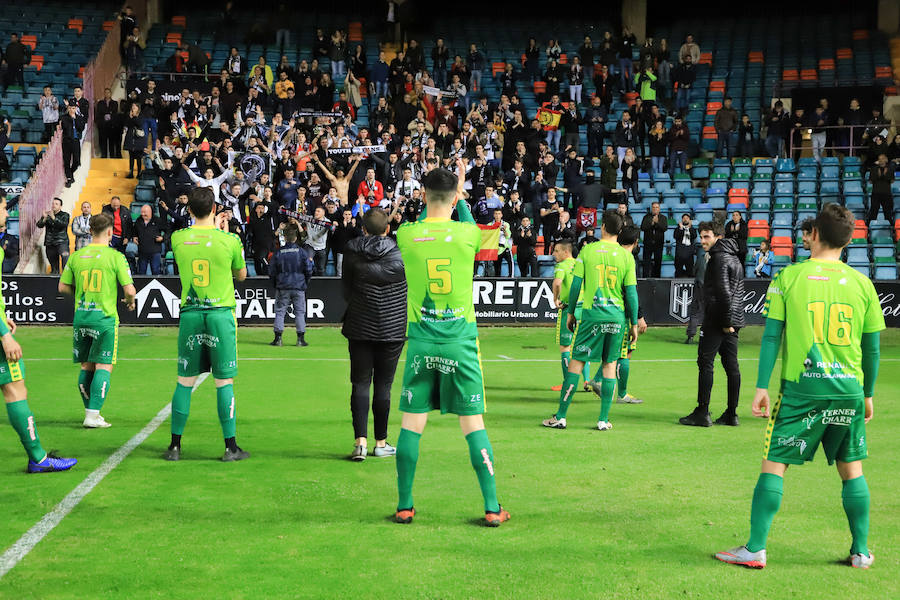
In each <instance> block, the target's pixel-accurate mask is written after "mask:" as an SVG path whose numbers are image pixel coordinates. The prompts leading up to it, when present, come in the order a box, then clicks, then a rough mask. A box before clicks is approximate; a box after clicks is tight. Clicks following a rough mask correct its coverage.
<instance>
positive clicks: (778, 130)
mask: <svg viewBox="0 0 900 600" xmlns="http://www.w3.org/2000/svg"><path fill="white" fill-rule="evenodd" d="M789 119H790V118H789V117H788V115H787V113H786V112H785V110H784V103H783V102H782V101H781V100H776V101H775V105H774V106H773V107H772V110H771V111H770V112H769V114H768V115H766V127H768V130H767V132H766V151H767V152H768V153H769V156H771V157H772V158H778V157H781V156H784V140H785V138H787V132H788V128H789V127H790V125H789ZM860 135H862V132H860Z"/></svg>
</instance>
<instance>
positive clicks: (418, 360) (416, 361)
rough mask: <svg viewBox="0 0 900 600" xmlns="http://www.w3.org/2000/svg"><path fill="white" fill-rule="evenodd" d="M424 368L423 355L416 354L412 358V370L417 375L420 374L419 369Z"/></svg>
mask: <svg viewBox="0 0 900 600" xmlns="http://www.w3.org/2000/svg"><path fill="white" fill-rule="evenodd" d="M421 368H422V357H421V356H419V355H418V354H416V355H415V356H414V357H413V359H412V370H413V373H415V374H416V375H418V374H419V369H421Z"/></svg>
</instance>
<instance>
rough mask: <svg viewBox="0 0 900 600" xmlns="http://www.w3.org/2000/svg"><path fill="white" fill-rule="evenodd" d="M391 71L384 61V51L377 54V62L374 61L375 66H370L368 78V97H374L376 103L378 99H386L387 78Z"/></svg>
mask: <svg viewBox="0 0 900 600" xmlns="http://www.w3.org/2000/svg"><path fill="white" fill-rule="evenodd" d="M390 72H391V69H390V65H388V63H387V61H386V60H385V54H384V51H383V50H382V51H379V52H378V60H377V61H375V64H374V65H372V68H371V69H370V70H369V77H370V78H371V80H372V85H373V86H374V87H373V88H372V92H371V94H370V97H374V98H375V99H376V101H377V100H378V99H379V98H387V97H388V76H389V75H390Z"/></svg>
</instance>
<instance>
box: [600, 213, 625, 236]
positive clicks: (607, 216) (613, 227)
mask: <svg viewBox="0 0 900 600" xmlns="http://www.w3.org/2000/svg"><path fill="white" fill-rule="evenodd" d="M602 224H603V229H605V230H606V233H607V234H609V235H619V232H620V231H622V225H624V224H625V220H624V219H622V215H620V214H619V213H617V212H616V211H614V210H605V211H603V221H602Z"/></svg>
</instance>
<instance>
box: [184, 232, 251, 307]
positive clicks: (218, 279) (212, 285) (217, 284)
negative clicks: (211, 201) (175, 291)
mask: <svg viewBox="0 0 900 600" xmlns="http://www.w3.org/2000/svg"><path fill="white" fill-rule="evenodd" d="M172 252H173V253H174V254H175V263H176V264H177V265H178V273H179V276H180V277H181V310H203V309H211V308H232V309H233V308H235V306H236V305H237V303H236V302H235V299H234V279H233V274H232V269H243V268H244V267H245V266H246V264H245V263H244V246H243V244H242V243H241V238H239V237H238V236H236V235H235V234H233V233H226V232H224V231H222V230H220V229H216V228H215V227H197V226H194V227H188V228H187V229H180V230H178V231H176V232H175V233H173V234H172Z"/></svg>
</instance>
